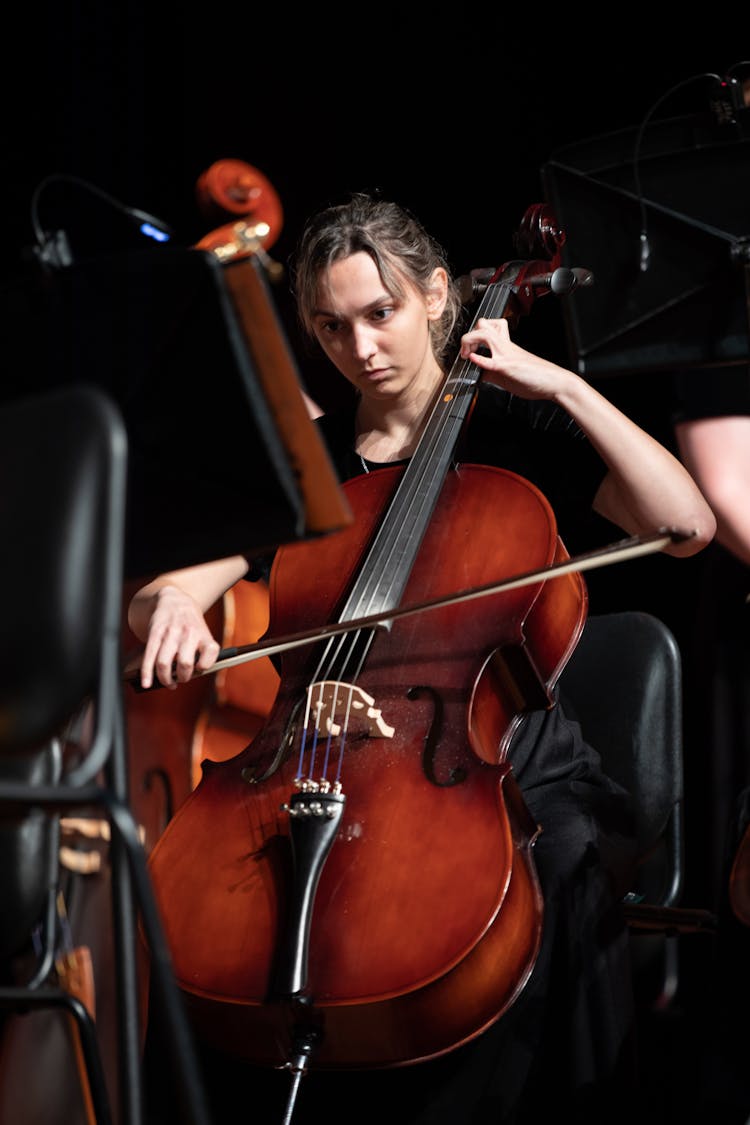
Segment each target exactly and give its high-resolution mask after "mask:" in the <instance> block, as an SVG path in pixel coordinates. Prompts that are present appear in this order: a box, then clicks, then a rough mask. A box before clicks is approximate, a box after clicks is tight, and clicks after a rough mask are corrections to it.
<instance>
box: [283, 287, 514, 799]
mask: <svg viewBox="0 0 750 1125" xmlns="http://www.w3.org/2000/svg"><path fill="white" fill-rule="evenodd" d="M511 288H512V287H511V286H510V285H509V284H508V282H507V281H502V280H498V281H497V282H495V283H490V284H488V286H487V288H486V290H485V292H484V294H483V296H482V299H481V301H480V304H479V309H478V311H477V313H476V315H475V317H474V323H475V322H476V320H478V319H479V318H480V317H482V316H485V317H488V318H496V317H498V316H501V315H502V313H503V311H504V309H505V307H506V306H507V302H508V298H509V296H510V292H511ZM481 374H482V372H481V369H480V368H478V367H477V365H476V364H474V363H472V362H471V361H470V360H467V359H460V358H459V359H458V360H456V361H455V362H454V364H453V365H452V367H451V370H450V372H449V373H448V375H447V377H446V379H445V380H444V382H443V384H442V386H441V389H440V392H439V394H438V396H437V397H436V401H435V404H434V405H433V407H432V410H431V411H430V415H429V418H428V421H427V425H426V427H425V430H424V432H423V435H422V437H421V438H420V440H419V443H418V446H417V450H416V452H415V454H414V456H413V458H412V460H411V461H410V464H409V466H408V467H407V469H406V470H405V472H404V476H403V478H402V481H401V483H400V485H399V488H398V489H397V491H396V494H395V496H394V498H393V500H392V501H391V504H390V505H389V508H388V511H387V512H386V515H385V517H384V518H383V520H382V521H381V527H380V530H379V532H378V535H377V536H376V539H375V542H374V544H373V547H372V548H371V550H370V552H369V554H368V558H367V560H366V562H365V564H364V566H363V568H362V570H361V571H360V577H359V579H358V581H357V582H355V586H354V589H353V591H352V594H351V595H350V598H349V600H348V602H347V604H346V606H345V609H344V612H343V614H342V617H341V620H346V618H347V616H349V617H354V618H356V617H363V616H367V615H368V614H369V613H372V612H376V611H377V609H378V607H379V605H382V603H383V602H384V601H385V602H386V604H387V605H389V606H391V605H392V606H393V607H394V608H395V607H396V606H397V605H398V603H399V600H400V597H401V595H402V593H403V589H404V586H405V584H406V581H408V573H410V572H411V569H412V566H413V563H414V560H415V558H416V554H417V552H418V549H419V545H420V543H421V540H422V538H423V536H424V533H425V531H426V528H427V525H428V523H429V518H430V515H431V512H432V510H433V508H434V506H435V504H436V503H437V497H438V494H439V490H440V488H441V487H442V483H443V481H444V480H445V469H446V467H447V466H446V455H447V456H448V458H450V457H452V455H453V452H454V448H455V444H456V442H457V440H458V436H459V434H460V430H461V428H462V426H463V424H464V421H465V419H466V417H467V414H468V410H469V407H470V405H471V403H472V401H473V399H474V395H475V393H476V387H477V384H478V382H479V379H480V377H481ZM404 555H407V556H408V557H409V559H410V562H409V566H408V573H406V574H405V573H404V570H405V568H404V567H403V565H402V559H403V557H404ZM384 575H385V576H386V579H387V581H386V582H384V581H383V576H384ZM362 636H363V633H362V630H358V631H357V632H356V633H355V634H354V635H351V634H344V635H343V636H342V637H341V638H340V640H339V643H338V645H336V646H334V645H333V643H332V640H329V642H328V645H327V646H326V647H325V650H324V652H323V654H322V656H321V659H320V661H319V663H318V666H317V668H316V671H315V673H314V675H313V677H312V680H311V681H310V683H309V684H308V688H307V696H308V703H307V706H306V711H305V722H304V725H303V731H302V735H301V739H300V757H299V767H298V777H299V778H301V777H302V776H303V774H304V772H305V771H304V768H303V767H304V758H305V751H306V747H307V741H308V733H307V730H308V725H309V722H310V711H311V706H310V699H311V696H312V693H313V691H314V689H315V685H316V684H317V683H321V684H322V683H323V682H325V681H327V680H332V681H333V682H334V683H336V684H337V685H338V684H340V683H341V682H342V681H345V677H346V676H347V668H348V666H349V664H350V662H351V661H352V660H353V658H354V657H355V655H356V652H357V648H358V646H359V647H360V648H361V650H362V651H361V654H360V657H359V659H358V660H357V663H356V668H355V669H354V670H353V675H351V679H352V682H353V683H356V681H357V680H358V678H359V676H360V675H361V672H362V668H363V666H364V663H365V660H366V658H367V655H368V653H369V650H370V647H371V645H372V643H373V640H374V638H375V630H374V629H372V630H369V631H368V633H367V637H366V641H365V643H364V646H362ZM345 650H346V651H345ZM326 661H327V665H326ZM324 666H326V667H327V671H326V673H325V674H324V673H323V668H324ZM322 692H323V689H322V687H321V688H320V700H321V702H320V705H319V707H318V708H317V711H316V712H315V719H314V725H313V729H312V749H311V751H310V768H309V770H308V771H307V772H308V777H310V778H311V779H312V775H313V773H314V769H315V760H316V754H317V749H318V743H319V740H320V735H321V729H320V722H321V718H322V716H323V715H324V714H325V707H324V706H323V703H322ZM338 693H339V687H338V686H337V687H336V688H335V689H334V692H333V698H332V706H331V711H330V713H329V717H328V730H327V732H326V751H325V756H324V768H323V773H322V776H323V778H325V777H326V775H327V769H328V764H329V761H330V753H331V747H332V740H333V725H334V719H335V716H336V708H337V700H338ZM352 695H353V689H352V687H351V685H350V687H349V693H348V698H347V705H346V715H345V718H344V722H343V724H342V728H341V731H340V734H339V741H338V755H337V768H336V780H337V781H340V779H341V774H342V771H343V761H344V752H345V745H346V734H347V732H348V727H349V719H350V714H351V703H352Z"/></svg>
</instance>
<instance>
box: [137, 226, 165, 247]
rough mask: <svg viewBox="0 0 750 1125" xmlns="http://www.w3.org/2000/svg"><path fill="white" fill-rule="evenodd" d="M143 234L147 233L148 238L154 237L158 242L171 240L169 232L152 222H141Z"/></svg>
mask: <svg viewBox="0 0 750 1125" xmlns="http://www.w3.org/2000/svg"><path fill="white" fill-rule="evenodd" d="M141 234H145V235H146V236H147V237H148V238H154V239H156V241H157V242H169V235H168V234H167V232H166V231H164V230H159V228H158V227H155V226H153V225H152V224H151V223H141Z"/></svg>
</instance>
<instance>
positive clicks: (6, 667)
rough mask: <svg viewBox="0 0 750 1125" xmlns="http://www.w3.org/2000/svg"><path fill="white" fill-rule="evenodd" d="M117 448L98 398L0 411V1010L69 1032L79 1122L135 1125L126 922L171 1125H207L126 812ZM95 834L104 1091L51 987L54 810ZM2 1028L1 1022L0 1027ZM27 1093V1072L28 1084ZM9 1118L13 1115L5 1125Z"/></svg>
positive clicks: (64, 1004)
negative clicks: (169, 1082)
mask: <svg viewBox="0 0 750 1125" xmlns="http://www.w3.org/2000/svg"><path fill="white" fill-rule="evenodd" d="M126 479H127V439H126V433H125V429H124V425H123V422H122V418H121V416H120V414H119V411H118V410H117V408H116V407H115V405H114V403H113V402H112V401H111V400H110V399H109V398H108V397H107V396H105V395H104V394H103V393H102V392H100V391H99V390H97V389H95V388H93V387H88V386H75V387H68V388H65V389H63V390H55V391H51V392H48V393H44V394H40V395H35V396H33V397H28V398H23V399H18V400H15V401H13V402H10V403H6V404H4V405H3V406H2V407H0V535H2V542H3V548H2V551H0V590H1V591H2V593H3V611H2V617H3V645H2V651H1V652H0V894H1V895H2V904H3V907H2V913H0V1009H2V1010H3V1011H4V1012H5V1013H6V1020H7V1019H8V1018H10V1014H11V1013H12V1014H13V1016H14V1017H15V1018H17V1017H18V1015H19V1014H20V1013H30V1012H34V1011H37V1010H53V1011H54V1010H57V1011H59V1012H62V1013H63V1015H64V1016H65V1018H66V1025H67V1024H69V1023H72V1025H73V1026H74V1028H75V1029H76V1030H77V1043H76V1044H75V1050H76V1054H77V1056H79V1057H80V1056H81V1055H82V1057H83V1059H84V1063H85V1069H83V1070H82V1071H81V1084H82V1086H83V1085H86V1086H87V1087H88V1088H87V1089H86V1090H85V1091H82V1097H83V1100H84V1102H85V1103H86V1104H87V1106H88V1107H89V1113H88V1117H87V1120H88V1121H90V1120H91V1119H92V1117H93V1119H94V1120H95V1121H96V1122H97V1125H107V1123H108V1122H110V1121H111V1120H113V1119H115V1115H113V1112H112V1107H113V1104H117V1105H118V1112H117V1114H116V1120H117V1121H118V1122H119V1123H120V1125H140V1123H141V1122H142V1121H143V1119H144V1118H143V1113H144V1104H143V1101H144V1099H143V1091H142V1078H141V1043H140V1034H141V1033H140V1027H139V988H140V987H141V981H140V979H139V967H138V966H139V959H138V956H137V953H138V940H137V929H136V923H137V918H138V915H140V919H141V924H142V927H143V932H144V935H145V943H146V947H147V949H148V953H149V956H150V967H151V979H152V985H153V987H154V991H155V994H156V996H157V997H158V998H159V1000H160V1001H161V1004H162V1009H163V1014H164V1016H165V1020H166V1023H165V1026H166V1027H167V1028H168V1030H169V1036H168V1042H166V1043H165V1044H164V1046H165V1051H166V1052H167V1053H168V1058H170V1060H171V1062H172V1064H173V1066H174V1068H175V1072H176V1082H175V1086H176V1089H177V1100H178V1102H179V1103H181V1104H182V1107H183V1111H182V1116H181V1118H180V1119H181V1120H184V1121H186V1122H195V1123H196V1125H199V1123H204V1122H206V1121H207V1114H206V1110H205V1099H204V1094H203V1090H202V1086H201V1085H200V1083H199V1081H198V1070H197V1067H196V1065H195V1059H194V1054H193V1048H192V1040H191V1038H190V1031H189V1027H188V1025H187V1022H186V1019H185V1016H184V1014H183V1012H182V1007H181V1004H182V1001H181V998H180V996H179V993H178V991H177V988H176V984H175V982H174V980H173V977H172V971H171V962H170V958H169V953H168V951H167V948H166V943H165V940H164V937H163V933H162V930H161V923H160V920H159V916H158V913H157V908H156V903H155V899H154V897H153V893H152V888H151V884H150V881H149V876H148V871H147V866H146V855H145V852H144V849H143V846H142V844H141V841H140V838H139V834H138V826H137V825H136V823H135V820H134V817H133V815H132V813H131V811H130V809H129V806H128V801H127V796H128V782H127V755H126V738H125V730H124V717H123V703H122V696H121V692H122V687H121V684H122V673H121V666H120V665H121V652H120V623H121V613H122V568H123V555H124V534H125V505H126ZM92 810H96V811H97V812H98V814H99V815H100V816H102V817H103V818H104V820H105V822H106V823H107V824H108V825H109V828H110V831H109V832H108V835H109V836H110V837H111V842H110V843H109V844H108V851H109V862H110V867H111V873H110V880H111V907H112V911H111V919H110V920H109V922H108V923H106V924H111V926H112V931H113V939H114V940H113V945H114V955H115V970H114V971H115V975H116V982H115V986H114V990H115V993H116V999H117V1021H116V1022H117V1025H118V1034H117V1038H118V1052H117V1057H118V1060H119V1081H118V1083H117V1087H118V1095H117V1102H116V1103H115V1101H114V1099H113V1097H112V1095H111V1093H110V1092H109V1091H108V1089H107V1084H106V1081H105V1077H104V1067H103V1065H102V1055H101V1049H100V1044H99V1040H98V1037H97V1028H96V1026H95V1021H94V1020H93V1019H92V1017H91V1015H90V1013H89V1011H88V1008H87V1006H86V1004H85V1003H84V1002H82V1000H81V998H80V996H78V995H74V990H70V989H68V988H65V987H62V985H61V979H60V975H59V972H58V965H59V960H58V958H57V956H56V955H57V951H58V949H59V947H60V946H59V943H60V940H61V932H60V931H61V919H60V913H59V910H58V902H59V896H60V887H61V878H62V868H61V865H60V825H61V821H62V820H63V819H65V817H64V814H69V813H78V814H82V815H85V814H90V813H91V811H92ZM6 1026H7V1024H6ZM27 1081H28V1083H29V1084H31V1083H33V1082H34V1081H35V1075H34V1074H33V1073H30V1074H29V1075H28V1079H27ZM19 1120H20V1119H19Z"/></svg>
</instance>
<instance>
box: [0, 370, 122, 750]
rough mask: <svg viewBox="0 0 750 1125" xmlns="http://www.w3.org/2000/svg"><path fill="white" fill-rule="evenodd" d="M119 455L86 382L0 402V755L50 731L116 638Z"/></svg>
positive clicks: (99, 398) (116, 425)
mask: <svg viewBox="0 0 750 1125" xmlns="http://www.w3.org/2000/svg"><path fill="white" fill-rule="evenodd" d="M126 456H127V439H126V435H125V429H124V424H123V422H122V420H121V418H120V415H119V413H118V412H117V410H116V408H115V406H114V405H113V403H112V402H111V401H110V399H108V398H107V397H105V395H104V394H103V393H102V392H100V391H98V390H96V389H95V388H93V387H88V386H72V387H69V388H66V389H63V390H56V391H51V392H48V393H46V394H41V395H35V396H33V397H29V398H26V399H22V400H17V401H14V402H12V403H10V404H5V405H4V406H2V407H1V408H0V533H1V534H2V537H3V549H2V551H1V552H0V590H2V591H3V593H4V605H3V645H2V649H1V650H0V755H3V754H20V753H24V752H27V751H34V750H37V749H38V748H39V747H40V746H42V745H44V744H45V743H47V742H48V741H49V740H50V738H52V737H54V736H55V735H57V734H58V733H59V732H60V728H61V726H62V725H63V724H64V723H65V722H66V721H67V720H69V719H70V717H71V716H72V715H73V714H74V712H75V711H76V709H77V708H78V707H79V706H80V704H81V702H82V700H84V699H86V697H87V696H90V695H91V694H93V693H94V690H95V688H96V687H97V685H98V683H99V679H100V676H101V672H102V647H103V644H104V645H106V644H107V643H108V642H109V639H110V638H113V639H114V640H116V638H117V637H118V636H119V628H120V614H121V604H120V591H121V588H122V579H121V573H122V549H123V532H122V531H120V530H119V529H120V528H124V518H123V507H124V503H125V500H124V497H125V483H124V482H125V472H126ZM118 576H119V581H118ZM107 670H108V671H109V668H108V669H107Z"/></svg>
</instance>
